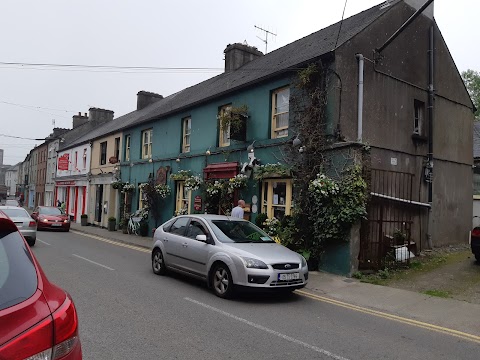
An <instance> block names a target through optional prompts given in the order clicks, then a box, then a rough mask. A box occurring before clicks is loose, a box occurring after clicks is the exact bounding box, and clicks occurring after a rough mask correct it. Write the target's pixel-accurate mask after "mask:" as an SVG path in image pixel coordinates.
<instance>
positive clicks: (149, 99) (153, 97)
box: [137, 90, 163, 110]
mask: <svg viewBox="0 0 480 360" xmlns="http://www.w3.org/2000/svg"><path fill="white" fill-rule="evenodd" d="M161 99H163V96H162V95H159V94H155V93H152V92H148V91H143V90H142V91H139V92H138V93H137V110H142V109H143V108H145V107H147V106H148V105H150V104H153V103H154V102H157V101H159V100H161Z"/></svg>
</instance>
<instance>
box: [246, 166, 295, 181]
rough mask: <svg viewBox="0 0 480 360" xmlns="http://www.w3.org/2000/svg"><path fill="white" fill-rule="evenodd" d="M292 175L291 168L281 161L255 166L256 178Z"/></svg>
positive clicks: (254, 174)
mask: <svg viewBox="0 0 480 360" xmlns="http://www.w3.org/2000/svg"><path fill="white" fill-rule="evenodd" d="M291 175H292V171H291V170H290V168H289V167H288V166H286V165H284V164H281V163H276V164H265V165H257V166H255V167H254V168H253V178H254V179H255V180H263V179H266V178H274V177H289V176H291Z"/></svg>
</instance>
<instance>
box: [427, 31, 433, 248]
mask: <svg viewBox="0 0 480 360" xmlns="http://www.w3.org/2000/svg"><path fill="white" fill-rule="evenodd" d="M433 33H434V27H433V25H432V26H431V27H430V34H429V48H428V155H427V157H428V165H427V166H428V167H429V168H430V174H431V175H430V181H429V182H428V203H429V204H430V210H429V212H428V234H427V242H428V246H429V247H430V249H431V248H432V247H433V241H432V229H433V214H432V203H433V110H434V103H433V102H434V96H435V93H434V88H433V74H434V52H433V51H434V46H435V44H434V38H433Z"/></svg>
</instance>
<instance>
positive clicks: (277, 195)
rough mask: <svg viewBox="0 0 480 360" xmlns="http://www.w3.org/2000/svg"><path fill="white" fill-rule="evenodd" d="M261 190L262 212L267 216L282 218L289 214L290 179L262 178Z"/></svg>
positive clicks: (290, 199) (290, 197)
mask: <svg viewBox="0 0 480 360" xmlns="http://www.w3.org/2000/svg"><path fill="white" fill-rule="evenodd" d="M262 190H263V209H262V210H263V211H262V212H263V213H265V214H267V216H268V218H270V219H271V218H274V217H275V218H277V219H279V220H280V219H282V218H283V217H284V216H285V215H290V213H291V210H292V180H291V179H270V180H264V181H263V184H262Z"/></svg>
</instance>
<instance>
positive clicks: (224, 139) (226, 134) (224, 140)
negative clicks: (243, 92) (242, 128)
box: [218, 104, 232, 147]
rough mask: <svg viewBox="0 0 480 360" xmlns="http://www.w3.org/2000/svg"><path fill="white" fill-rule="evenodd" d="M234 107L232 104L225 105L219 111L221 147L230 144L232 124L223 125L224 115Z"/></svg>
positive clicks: (219, 142)
mask: <svg viewBox="0 0 480 360" xmlns="http://www.w3.org/2000/svg"><path fill="white" fill-rule="evenodd" d="M231 109H232V105H231V104H229V105H224V106H222V107H221V108H220V110H219V112H218V115H219V116H218V118H219V140H218V145H219V146H220V147H225V146H229V145H230V124H229V125H228V126H223V125H222V117H224V116H225V114H227V113H229V112H230V110H231Z"/></svg>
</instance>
